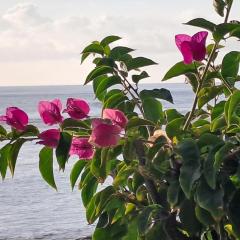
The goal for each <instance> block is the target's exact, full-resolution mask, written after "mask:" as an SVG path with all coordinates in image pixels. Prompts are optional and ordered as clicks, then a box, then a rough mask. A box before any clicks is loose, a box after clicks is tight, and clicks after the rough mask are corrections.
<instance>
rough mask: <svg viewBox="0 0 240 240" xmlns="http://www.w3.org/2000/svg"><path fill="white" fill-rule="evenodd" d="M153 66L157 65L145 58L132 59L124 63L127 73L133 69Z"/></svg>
mask: <svg viewBox="0 0 240 240" xmlns="http://www.w3.org/2000/svg"><path fill="white" fill-rule="evenodd" d="M155 64H157V63H155V62H154V61H152V60H151V59H148V58H145V57H136V58H132V59H130V60H128V61H127V62H126V66H127V69H128V71H130V70H133V69H138V68H141V67H146V66H150V65H155Z"/></svg>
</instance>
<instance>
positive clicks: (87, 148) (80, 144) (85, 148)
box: [69, 137, 94, 159]
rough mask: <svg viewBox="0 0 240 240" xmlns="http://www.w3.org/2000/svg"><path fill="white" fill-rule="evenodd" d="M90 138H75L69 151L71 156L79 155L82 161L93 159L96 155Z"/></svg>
mask: <svg viewBox="0 0 240 240" xmlns="http://www.w3.org/2000/svg"><path fill="white" fill-rule="evenodd" d="M88 140H89V139H88V138H78V137H74V138H73V139H72V145H71V148H70V151H69V154H70V155H77V156H78V157H79V158H80V159H92V157H93V155H94V149H93V146H92V145H91V144H90V143H89V141H88Z"/></svg>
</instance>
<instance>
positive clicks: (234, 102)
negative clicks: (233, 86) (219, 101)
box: [224, 90, 240, 126]
mask: <svg viewBox="0 0 240 240" xmlns="http://www.w3.org/2000/svg"><path fill="white" fill-rule="evenodd" d="M239 105H240V90H236V91H234V93H233V94H232V96H231V97H230V98H229V100H228V101H227V103H226V104H225V109H224V111H225V116H226V120H227V124H228V126H230V124H231V123H232V122H234V117H235V115H236V114H235V112H236V111H237V110H238V109H239Z"/></svg>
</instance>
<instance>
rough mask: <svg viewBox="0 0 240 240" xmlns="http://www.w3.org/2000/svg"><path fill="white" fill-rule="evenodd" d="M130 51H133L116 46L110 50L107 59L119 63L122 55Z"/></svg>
mask: <svg viewBox="0 0 240 240" xmlns="http://www.w3.org/2000/svg"><path fill="white" fill-rule="evenodd" d="M132 51H134V49H132V48H128V47H123V46H118V47H115V48H113V49H112V50H111V53H110V56H109V57H110V58H112V59H114V60H115V61H119V60H120V59H121V57H122V56H123V55H125V54H127V53H130V52H132Z"/></svg>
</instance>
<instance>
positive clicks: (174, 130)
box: [166, 117, 185, 138]
mask: <svg viewBox="0 0 240 240" xmlns="http://www.w3.org/2000/svg"><path fill="white" fill-rule="evenodd" d="M184 122H185V118H183V117H180V118H176V119H174V120H172V121H171V122H169V123H168V124H167V125H166V133H167V135H168V137H169V138H173V137H179V136H180V135H181V134H182V133H183V130H182V126H183V124H184Z"/></svg>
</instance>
